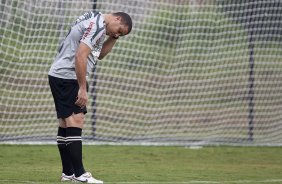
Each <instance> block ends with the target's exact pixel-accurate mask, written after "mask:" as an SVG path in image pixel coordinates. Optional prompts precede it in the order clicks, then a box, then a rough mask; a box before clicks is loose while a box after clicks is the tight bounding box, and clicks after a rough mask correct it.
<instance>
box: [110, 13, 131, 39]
mask: <svg viewBox="0 0 282 184" xmlns="http://www.w3.org/2000/svg"><path fill="white" fill-rule="evenodd" d="M127 33H128V27H127V26H125V25H124V24H122V22H121V17H118V16H117V17H114V19H113V20H112V21H111V22H110V23H109V25H108V26H107V35H108V36H111V37H115V38H118V37H120V36H124V35H126V34H127Z"/></svg>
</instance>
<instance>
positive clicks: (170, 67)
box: [0, 0, 282, 145]
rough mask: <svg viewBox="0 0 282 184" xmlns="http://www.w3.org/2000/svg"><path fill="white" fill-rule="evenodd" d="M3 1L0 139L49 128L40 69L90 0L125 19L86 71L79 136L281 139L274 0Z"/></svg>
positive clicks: (281, 67) (40, 136) (280, 31)
mask: <svg viewBox="0 0 282 184" xmlns="http://www.w3.org/2000/svg"><path fill="white" fill-rule="evenodd" d="M93 3H94V4H93ZM0 8H1V12H0V16H1V17H0V23H1V27H0V33H1V34H0V35H1V36H0V38H1V39H0V46H1V52H0V62H1V63H0V84H1V88H0V93H1V97H0V99H1V102H0V116H1V117H0V141H2V142H7V141H14V142H20V141H42V142H44V141H53V140H55V135H56V130H57V124H56V114H55V108H54V104H53V99H52V96H51V93H50V90H49V86H48V78H47V73H48V70H49V67H50V65H51V63H52V62H53V59H54V56H55V54H56V52H57V48H58V46H59V43H60V41H61V40H62V39H63V38H64V36H65V34H66V33H67V30H68V27H69V25H70V24H71V23H72V22H73V21H74V20H75V19H76V18H77V17H78V16H79V15H81V14H83V13H84V12H86V11H91V10H93V8H95V9H96V10H98V11H101V12H103V13H110V12H115V11H124V12H127V13H128V14H130V15H131V16H132V19H133V23H134V26H133V29H132V32H131V34H130V35H129V36H127V37H124V38H121V39H119V40H118V43H117V44H116V46H115V47H114V49H113V51H112V52H111V53H110V55H109V56H107V57H106V58H105V59H104V60H102V61H99V62H98V65H97V67H96V71H95V75H94V76H92V77H91V80H90V81H89V84H90V86H91V88H90V94H89V95H90V99H91V100H90V102H89V104H88V112H89V113H88V114H87V117H86V126H85V130H84V132H83V136H84V140H85V141H87V142H89V143H99V142H103V143H105V142H106V143H107V142H108V143H129V144H172V145H186V144H187V145H189V144H229V145H249V144H253V145H281V144H282V113H281V112H282V44H281V43H282V42H281V41H282V39H281V37H282V36H281V35H282V22H281V20H282V15H281V12H282V2H281V1H280V0H250V1H237V0H210V1H203V0H177V1H175V0H154V1H150V0H142V1H140V0H95V1H65V0H48V1H46V0H45V1H40V0H26V1H20V0H9V1H8V0H2V1H1V6H0ZM94 79H95V80H94ZM94 83H95V84H94ZM93 86H94V87H93ZM94 99H95V100H94Z"/></svg>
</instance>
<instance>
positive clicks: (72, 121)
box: [64, 113, 85, 128]
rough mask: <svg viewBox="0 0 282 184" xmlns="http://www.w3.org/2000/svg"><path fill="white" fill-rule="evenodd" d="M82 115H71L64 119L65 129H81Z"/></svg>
mask: <svg viewBox="0 0 282 184" xmlns="http://www.w3.org/2000/svg"><path fill="white" fill-rule="evenodd" d="M84 117H85V116H84V114H83V113H78V114H72V115H71V116H70V117H68V118H65V119H64V120H65V122H66V126H67V127H78V128H83V124H84Z"/></svg>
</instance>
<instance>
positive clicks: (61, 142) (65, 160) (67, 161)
mask: <svg viewBox="0 0 282 184" xmlns="http://www.w3.org/2000/svg"><path fill="white" fill-rule="evenodd" d="M58 120H59V127H58V134H57V145H58V149H59V152H60V156H61V161H62V167H63V170H62V173H64V174H65V175H67V176H71V175H73V174H74V170H73V166H72V162H71V157H70V150H69V147H67V145H66V143H67V142H66V132H67V127H66V122H65V121H64V120H62V119H58Z"/></svg>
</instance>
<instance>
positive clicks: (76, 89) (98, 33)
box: [48, 12, 132, 183]
mask: <svg viewBox="0 0 282 184" xmlns="http://www.w3.org/2000/svg"><path fill="white" fill-rule="evenodd" d="M131 28H132V20H131V18H130V16H129V15H128V14H126V13H123V12H117V13H112V14H101V13H100V12H87V13H85V14H84V15H82V16H80V17H79V18H78V19H77V20H76V21H75V22H74V23H73V25H72V26H71V28H70V30H69V32H68V34H67V36H66V37H65V39H64V40H63V42H62V44H61V46H60V48H59V51H58V54H57V56H56V58H55V61H54V63H53V64H52V66H51V68H50V71H49V73H48V76H49V84H50V88H51V91H52V95H53V97H54V102H55V107H56V112H57V118H58V121H59V127H58V134H57V144H58V149H59V152H60V156H61V161H62V167H63V170H62V176H61V181H71V180H72V181H76V182H86V183H103V181H100V180H97V179H95V178H94V177H92V176H91V173H89V172H86V171H85V170H84V167H83V162H82V139H81V134H82V128H83V124H84V115H85V114H86V113H87V110H86V104H87V100H88V97H87V90H88V89H87V88H88V85H87V80H86V78H87V77H88V76H89V74H90V72H91V71H92V69H93V67H94V66H95V64H96V62H97V60H98V59H102V58H103V57H105V56H106V55H107V54H108V53H109V52H110V51H111V49H112V48H113V46H114V45H115V43H116V41H117V40H118V38H119V37H120V36H124V35H127V34H129V33H130V31H131ZM106 35H107V36H108V38H107V40H106V41H105V42H104V39H105V37H106Z"/></svg>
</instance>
